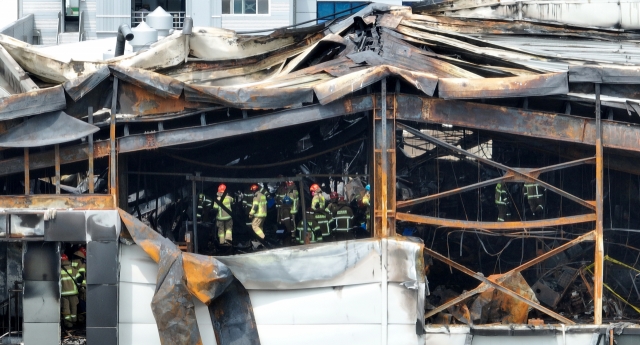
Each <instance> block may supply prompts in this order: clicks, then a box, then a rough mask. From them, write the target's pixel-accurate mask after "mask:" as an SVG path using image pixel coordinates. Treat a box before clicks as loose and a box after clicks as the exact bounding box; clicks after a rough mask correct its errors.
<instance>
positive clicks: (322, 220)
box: [309, 183, 331, 241]
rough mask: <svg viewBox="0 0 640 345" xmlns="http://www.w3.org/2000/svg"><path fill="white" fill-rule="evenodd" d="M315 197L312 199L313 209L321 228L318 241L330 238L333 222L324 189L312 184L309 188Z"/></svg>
mask: <svg viewBox="0 0 640 345" xmlns="http://www.w3.org/2000/svg"><path fill="white" fill-rule="evenodd" d="M309 191H311V195H313V199H311V210H312V211H313V214H314V219H315V220H316V223H317V225H318V227H319V228H320V234H318V235H317V238H316V240H317V241H324V240H329V236H330V235H331V229H329V223H330V222H331V213H330V212H329V210H328V209H327V204H326V200H325V198H324V195H322V189H320V186H318V185H317V184H315V183H314V184H312V185H311V187H310V188H309Z"/></svg>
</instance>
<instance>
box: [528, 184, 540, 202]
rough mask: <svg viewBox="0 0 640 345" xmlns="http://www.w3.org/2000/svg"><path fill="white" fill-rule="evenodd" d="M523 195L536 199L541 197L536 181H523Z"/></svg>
mask: <svg viewBox="0 0 640 345" xmlns="http://www.w3.org/2000/svg"><path fill="white" fill-rule="evenodd" d="M524 195H526V196H527V199H536V198H539V197H541V196H542V192H540V186H538V184H537V183H525V184H524Z"/></svg>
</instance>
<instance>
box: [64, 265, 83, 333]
mask: <svg viewBox="0 0 640 345" xmlns="http://www.w3.org/2000/svg"><path fill="white" fill-rule="evenodd" d="M60 264H61V268H60V306H61V308H62V311H61V312H62V317H63V320H64V326H65V327H67V328H72V327H73V326H74V325H75V324H76V322H77V321H78V303H79V300H78V284H77V280H76V278H78V277H79V276H78V275H76V274H74V273H73V271H74V270H73V266H72V264H71V261H69V257H68V256H67V254H64V253H63V254H62V255H60Z"/></svg>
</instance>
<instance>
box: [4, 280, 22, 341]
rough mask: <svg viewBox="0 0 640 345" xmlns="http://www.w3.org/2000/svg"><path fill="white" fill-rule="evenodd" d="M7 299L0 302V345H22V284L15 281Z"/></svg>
mask: <svg viewBox="0 0 640 345" xmlns="http://www.w3.org/2000/svg"><path fill="white" fill-rule="evenodd" d="M7 293H8V296H9V297H8V298H7V299H6V300H4V301H2V302H0V316H1V318H2V320H1V322H0V343H1V344H20V343H22V341H21V340H22V320H21V319H22V282H21V281H15V282H14V288H13V289H11V288H9V289H8V291H7Z"/></svg>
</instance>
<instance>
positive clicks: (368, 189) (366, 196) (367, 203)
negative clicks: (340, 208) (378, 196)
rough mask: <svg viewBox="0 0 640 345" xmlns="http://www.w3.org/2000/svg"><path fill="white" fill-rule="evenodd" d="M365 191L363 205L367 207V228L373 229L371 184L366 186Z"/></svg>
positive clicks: (368, 229)
mask: <svg viewBox="0 0 640 345" xmlns="http://www.w3.org/2000/svg"><path fill="white" fill-rule="evenodd" d="M364 189H365V191H366V192H365V193H364V196H363V197H362V205H363V206H364V207H366V210H365V214H366V219H367V225H366V226H367V228H366V229H365V230H367V231H371V186H370V185H367V186H366V187H364Z"/></svg>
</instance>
